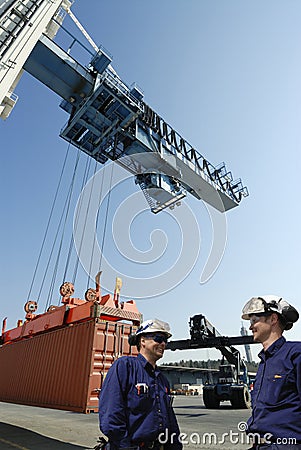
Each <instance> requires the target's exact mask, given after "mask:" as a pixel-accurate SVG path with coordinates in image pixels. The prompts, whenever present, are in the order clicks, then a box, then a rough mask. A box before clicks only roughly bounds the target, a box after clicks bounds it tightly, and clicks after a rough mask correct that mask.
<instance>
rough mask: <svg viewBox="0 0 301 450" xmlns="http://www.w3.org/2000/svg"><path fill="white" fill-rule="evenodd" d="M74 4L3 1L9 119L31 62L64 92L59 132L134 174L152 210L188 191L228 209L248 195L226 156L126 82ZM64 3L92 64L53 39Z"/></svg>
mask: <svg viewBox="0 0 301 450" xmlns="http://www.w3.org/2000/svg"><path fill="white" fill-rule="evenodd" d="M70 5H71V2H69V1H67V0H64V1H61V0H44V1H43V0H18V1H9V0H7V1H2V2H1V0H0V14H1V16H0V49H1V55H0V56H1V60H0V64H1V65H0V68H1V70H0V79H1V88H0V102H1V108H2V110H0V111H1V116H2V118H6V117H7V116H8V114H9V112H10V111H11V109H12V107H13V106H14V103H15V102H16V97H14V95H13V94H12V91H13V88H14V86H15V84H16V82H17V80H18V77H19V74H20V73H21V72H22V70H23V69H24V70H25V71H27V72H28V73H30V74H31V75H33V76H34V77H35V78H36V79H38V80H40V81H41V82H42V83H43V84H45V85H46V86H48V87H49V88H50V89H51V90H52V91H53V92H55V93H56V94H58V95H59V96H60V97H61V98H62V102H61V105H60V106H61V107H62V108H63V109H64V110H65V111H66V112H67V113H68V115H69V119H68V122H67V124H66V126H64V127H63V129H62V130H61V133H60V136H61V137H62V138H64V139H66V140H67V141H68V142H69V143H72V144H73V145H74V146H76V147H78V148H79V149H80V150H82V151H83V152H85V153H86V154H88V155H89V156H91V157H92V158H94V159H95V160H96V161H98V162H99V163H101V164H104V163H105V162H106V161H107V160H113V161H115V162H116V163H117V164H119V165H120V166H122V167H124V168H125V169H126V170H127V171H129V172H130V173H132V174H133V175H134V176H135V182H136V184H138V185H139V187H140V188H141V189H142V191H143V193H144V195H145V197H146V200H147V201H148V203H149V205H150V208H151V211H152V212H154V213H158V212H159V211H161V210H163V209H165V208H166V207H171V208H173V207H174V206H175V205H178V204H180V201H181V199H182V198H184V197H185V196H186V195H187V193H190V194H192V195H193V196H194V197H195V198H197V199H202V200H204V201H205V202H207V203H208V204H209V205H211V206H213V207H214V208H216V209H217V210H219V211H221V212H225V211H228V210H230V209H232V208H234V207H236V206H237V205H238V204H239V203H240V201H241V200H242V198H243V197H246V196H247V195H248V190H247V188H246V187H244V186H243V184H242V181H241V179H237V180H233V176H232V174H231V172H230V171H228V170H227V168H226V166H225V164H224V163H221V164H220V165H218V166H216V167H215V166H213V165H212V164H211V163H210V162H209V161H208V160H207V159H206V158H205V157H204V156H202V155H201V154H200V153H199V152H198V151H197V150H196V149H195V148H194V147H193V146H192V145H190V144H189V143H188V142H187V141H186V140H185V139H184V138H183V137H182V136H180V134H179V133H177V132H176V131H175V130H174V129H173V127H172V126H170V125H169V124H168V123H167V122H166V121H165V120H164V119H163V118H162V117H161V116H160V115H159V114H158V113H156V112H155V111H154V110H153V109H152V108H150V106H148V105H147V103H145V101H144V100H143V97H144V95H143V92H142V90H141V89H140V88H139V87H138V86H136V85H135V84H134V85H132V86H130V87H129V86H127V85H126V83H124V82H123V81H122V79H121V78H120V77H119V75H118V74H117V73H116V71H115V70H114V69H113V67H112V65H111V61H112V57H111V55H110V54H109V52H107V51H106V50H105V49H104V48H98V47H97V46H96V45H95V44H94V43H93V41H92V39H91V38H89V35H88V33H87V32H86V31H85V30H84V28H83V27H82V26H81V24H80V23H79V21H77V19H76V18H75V17H74V14H73V13H71V10H70ZM61 10H65V11H67V13H69V15H70V17H71V18H72V19H73V20H75V22H76V23H77V25H78V26H79V28H80V29H81V31H82V32H83V33H84V35H85V37H86V38H87V39H88V41H89V43H90V44H91V46H92V48H93V52H90V53H91V58H90V64H89V65H88V67H84V66H83V65H81V64H80V63H79V62H78V61H77V60H75V59H74V58H72V56H71V55H70V54H69V52H68V51H64V50H63V49H62V48H60V47H59V46H58V45H56V44H55V42H54V41H53V39H52V38H53V37H54V36H55V34H56V32H57V30H58V28H59V27H60V25H61V23H62V14H61V12H60V11H61ZM50 25H51V26H50ZM53 27H54V29H52V28H53ZM69 34H70V33H69ZM73 39H74V41H73V42H75V41H77V39H76V38H75V37H73ZM81 45H82V44H81ZM82 47H84V46H83V45H82ZM85 48H86V47H85ZM86 50H87V51H89V50H88V49H87V48H86Z"/></svg>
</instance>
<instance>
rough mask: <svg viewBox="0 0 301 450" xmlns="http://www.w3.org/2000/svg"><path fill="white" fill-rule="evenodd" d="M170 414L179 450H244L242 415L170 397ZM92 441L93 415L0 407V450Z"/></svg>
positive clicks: (71, 447) (63, 448) (69, 447)
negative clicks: (174, 421)
mask: <svg viewBox="0 0 301 450" xmlns="http://www.w3.org/2000/svg"><path fill="white" fill-rule="evenodd" d="M174 409H175V412H176V415H177V418H178V421H179V424H180V428H181V431H182V433H184V434H183V443H184V450H185V448H187V449H189V450H193V449H209V450H210V449H219V448H223V449H224V450H245V449H247V448H248V447H250V445H247V443H246V436H245V434H244V433H243V432H242V431H241V430H242V429H243V427H244V425H243V424H244V422H245V421H246V419H247V418H248V416H249V414H250V412H249V411H248V410H233V409H231V408H230V405H228V404H226V403H225V404H223V406H222V407H221V408H220V409H219V410H207V409H205V408H204V406H203V402H202V398H201V397H199V396H195V397H191V396H189V397H184V396H178V397H176V398H175V401H174ZM98 436H99V431H98V417H97V414H79V413H73V412H70V411H59V410H53V409H44V408H35V407H30V406H24V405H14V404H9V403H1V402H0V450H14V449H19V450H80V449H81V450H88V449H89V450H90V449H92V448H93V447H94V445H96V442H97V438H98Z"/></svg>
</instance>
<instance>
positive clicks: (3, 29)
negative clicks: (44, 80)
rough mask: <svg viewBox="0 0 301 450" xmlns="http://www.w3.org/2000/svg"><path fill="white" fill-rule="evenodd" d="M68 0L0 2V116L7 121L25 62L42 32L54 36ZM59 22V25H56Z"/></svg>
mask: <svg viewBox="0 0 301 450" xmlns="http://www.w3.org/2000/svg"><path fill="white" fill-rule="evenodd" d="M70 5H71V2H70V1H68V0H51V1H50V0H17V1H16V0H0V85H1V90H0V117H1V118H2V119H6V118H7V117H8V116H9V114H10V112H11V110H12V108H13V107H14V105H15V103H16V101H17V99H18V97H17V96H16V95H15V94H14V92H13V91H14V89H15V86H16V84H17V83H18V81H19V79H20V77H21V75H22V69H23V66H24V63H25V61H26V60H27V58H28V56H29V55H30V53H31V51H32V49H33V48H34V46H35V45H36V43H37V41H38V40H39V38H40V37H41V35H42V33H46V34H48V36H49V37H52V38H53V37H54V35H55V33H56V31H57V30H58V23H59V22H60V21H62V18H63V10H64V9H65V10H66V8H69V7H70ZM53 19H54V20H56V22H57V23H55V22H54V20H53Z"/></svg>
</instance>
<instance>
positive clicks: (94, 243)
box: [87, 166, 106, 289]
mask: <svg viewBox="0 0 301 450" xmlns="http://www.w3.org/2000/svg"><path fill="white" fill-rule="evenodd" d="M105 169H106V166H105V167H104V170H103V171H102V177H101V185H100V191H99V196H98V205H99V206H100V203H101V198H102V190H103V182H104V175H105ZM98 215H99V209H98V211H97V218H96V228H97V221H98ZM96 242H97V239H96V233H94V234H93V245H92V252H91V258H90V267H89V273H88V278H87V289H88V288H89V281H90V278H92V277H91V274H92V264H93V259H94V251H95V246H96Z"/></svg>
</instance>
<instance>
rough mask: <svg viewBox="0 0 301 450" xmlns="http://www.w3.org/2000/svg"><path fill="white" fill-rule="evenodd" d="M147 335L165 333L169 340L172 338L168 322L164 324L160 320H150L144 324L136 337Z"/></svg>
mask: <svg viewBox="0 0 301 450" xmlns="http://www.w3.org/2000/svg"><path fill="white" fill-rule="evenodd" d="M146 333H164V334H166V336H167V337H168V338H170V337H171V336H172V334H171V333H170V326H169V324H168V323H167V322H163V321H162V320H159V319H149V320H145V321H144V322H142V324H141V325H140V327H139V328H138V330H137V331H136V333H135V335H136V336H139V335H140V334H146Z"/></svg>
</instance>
